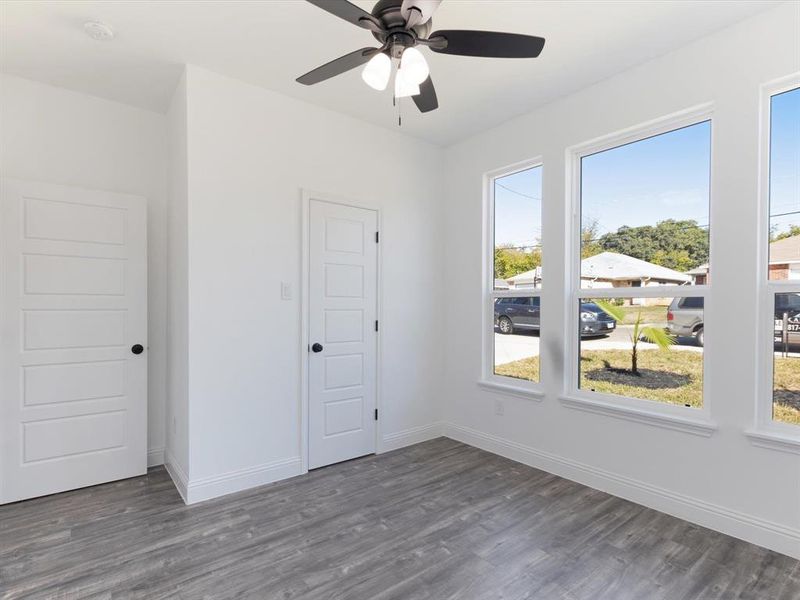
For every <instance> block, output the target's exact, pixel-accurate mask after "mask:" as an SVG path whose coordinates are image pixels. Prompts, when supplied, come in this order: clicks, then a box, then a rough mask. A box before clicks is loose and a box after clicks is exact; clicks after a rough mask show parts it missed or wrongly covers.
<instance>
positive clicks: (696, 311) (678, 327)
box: [667, 297, 705, 346]
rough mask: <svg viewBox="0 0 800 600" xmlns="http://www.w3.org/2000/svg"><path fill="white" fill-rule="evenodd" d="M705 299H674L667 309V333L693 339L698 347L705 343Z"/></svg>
mask: <svg viewBox="0 0 800 600" xmlns="http://www.w3.org/2000/svg"><path fill="white" fill-rule="evenodd" d="M703 303H704V298H696V297H687V298H673V299H672V302H670V304H669V308H668V309H667V331H668V332H670V333H671V334H672V335H677V336H680V337H693V338H694V341H695V343H696V344H697V345H698V346H702V345H703V344H704V343H705V334H704V331H703Z"/></svg>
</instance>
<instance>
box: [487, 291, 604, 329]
mask: <svg viewBox="0 0 800 600" xmlns="http://www.w3.org/2000/svg"><path fill="white" fill-rule="evenodd" d="M541 317H542V314H541V298H539V297H538V296H537V297H533V298H531V297H522V298H498V299H497V300H495V302H494V324H495V327H497V328H498V329H499V330H500V333H506V334H508V333H514V331H515V330H517V329H520V330H527V331H538V330H539V328H540V327H541ZM616 326H617V324H616V321H614V319H613V317H611V316H609V315H608V314H606V313H605V312H604V311H603V309H601V308H600V307H599V306H597V305H596V304H594V303H593V302H582V303H581V315H580V330H581V336H582V337H591V336H595V335H605V334H606V333H610V332H611V331H613V330H614V329H615V328H616Z"/></svg>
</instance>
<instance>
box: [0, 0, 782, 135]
mask: <svg viewBox="0 0 800 600" xmlns="http://www.w3.org/2000/svg"><path fill="white" fill-rule="evenodd" d="M356 4H358V5H359V6H361V7H362V8H364V9H365V10H368V11H369V10H370V9H371V7H372V4H373V3H372V2H364V1H357V2H356ZM776 4H779V2H766V1H764V0H757V1H752V2H751V1H745V0H730V1H728V0H711V1H693V2H689V1H684V0H679V1H664V0H660V1H632V0H631V1H623V2H603V1H582V2H577V1H575V2H555V1H544V2H540V1H532V0H531V1H525V0H510V1H504V0H445V1H444V3H443V4H442V5H441V7H440V8H439V10H438V11H437V13H436V15H435V16H434V19H433V20H434V29H437V28H438V29H487V30H499V31H513V32H517V33H529V34H534V35H540V36H543V37H545V38H546V39H547V43H546V45H545V49H544V51H543V52H542V55H541V56H540V57H539V58H538V59H525V60H519V59H518V60H502V59H480V58H467V57H457V56H447V55H442V54H433V53H431V52H429V51H427V50H423V52H425V53H426V55H427V56H428V58H429V63H430V67H431V75H432V77H433V80H434V83H435V85H436V89H437V92H438V96H439V110H437V111H434V112H432V113H428V114H426V115H422V114H420V113H418V112H417V111H416V109H415V107H414V106H413V104H412V103H411V102H410V101H406V102H405V103H404V106H403V126H402V131H404V132H405V133H408V134H411V135H414V136H417V137H420V138H424V139H427V140H429V141H431V142H434V143H437V144H449V143H452V142H454V141H457V140H459V139H462V138H465V137H467V136H469V135H472V134H474V133H477V132H478V131H481V130H484V129H487V128H489V127H492V126H494V125H497V124H499V123H501V122H503V121H506V120H508V119H510V118H512V117H514V116H517V115H519V114H522V113H525V112H528V111H530V110H532V109H534V108H536V107H538V106H541V105H542V104H544V103H546V102H548V101H551V100H553V99H555V98H557V97H560V96H563V95H565V94H568V93H570V92H573V91H576V90H578V89H580V88H582V87H585V86H587V85H589V84H592V83H594V82H597V81H600V80H602V79H605V78H607V77H609V76H611V75H614V74H615V73H618V72H620V71H623V70H625V69H627V68H630V67H632V66H634V65H636V64H639V63H642V62H644V61H646V60H648V59H651V58H654V57H656V56H659V55H661V54H664V53H666V52H668V51H670V50H672V49H674V48H677V47H679V46H682V45H684V44H686V43H688V42H690V41H692V40H694V39H697V38H699V37H702V36H704V35H706V34H708V33H711V32H713V31H715V30H718V29H721V28H723V27H726V26H728V25H730V24H732V23H735V22H736V21H739V20H742V19H744V18H746V17H748V16H751V15H753V14H755V13H757V12H759V11H762V10H765V9H767V8H770V7H772V6H774V5H776ZM0 11H1V12H0V39H1V40H2V41H0V70H2V71H3V72H6V73H11V74H15V75H19V76H21V77H26V78H29V79H34V80H38V81H43V82H45V83H50V84H53V85H57V86H61V87H65V88H69V89H73V90H77V91H81V92H85V93H89V94H93V95H96V96H101V97H105V98H109V99H112V100H117V101H120V102H125V103H128V104H133V105H136V106H140V107H143V108H147V109H152V110H156V111H161V112H165V111H166V108H167V106H168V103H169V99H170V97H171V95H172V91H173V90H174V86H175V84H176V82H177V79H178V77H179V75H180V72H181V65H182V64H184V63H192V64H196V65H199V66H201V67H205V68H208V69H210V70H213V71H216V72H218V73H222V74H225V75H229V76H231V77H236V78H238V79H241V80H244V81H248V82H251V83H253V84H256V85H260V86H263V87H265V88H269V89H271V90H275V91H277V92H281V93H283V94H287V95H289V96H293V97H295V98H299V99H302V100H305V101H308V102H311V103H313V104H317V105H320V106H324V107H327V108H330V109H333V110H336V111H339V112H342V113H345V114H349V115H352V116H354V117H357V118H360V119H363V120H365V121H368V122H372V123H376V124H378V125H381V126H384V127H388V128H396V127H397V115H396V112H395V111H396V109H393V108H392V102H391V93H390V92H388V91H387V92H383V93H380V92H376V91H374V90H372V89H370V88H368V87H367V86H366V85H365V84H364V83H363V82H362V81H361V79H360V72H359V70H354V71H351V72H349V73H347V74H345V75H342V76H340V77H338V78H335V79H332V80H329V81H326V82H323V83H320V84H318V85H316V86H313V87H306V86H302V85H300V84H298V83H295V81H294V79H295V78H296V77H298V76H299V75H301V74H303V73H305V72H306V71H309V70H311V69H312V68H314V67H316V66H318V65H320V64H322V63H325V62H327V61H329V60H331V59H333V58H335V57H338V56H340V55H342V54H346V53H347V52H350V51H352V50H355V49H356V48H360V47H364V46H371V45H373V44H374V42H375V40H374V38H373V37H372V35H371V34H370V33H369V32H367V31H365V30H363V29H359V28H357V27H355V26H353V25H350V24H349V23H347V22H345V21H342V20H339V19H337V18H336V17H334V16H333V15H330V14H328V13H326V12H324V11H322V10H320V9H319V8H317V7H315V6H313V5H311V4H308V3H307V2H304V1H303V0H264V1H253V0H250V1H210V0H202V1H201V0H180V1H175V0H168V1H144V0H140V1H136V0H121V1H105V2H98V1H70V0H62V1H58V2H56V1H51V2H35V1H33V0H24V1H13V0H2V2H1V3H0ZM87 20H100V21H103V22H106V23H108V24H110V25H111V26H112V27H113V28H114V29H115V31H116V33H117V36H116V39H114V40H113V41H111V42H97V41H95V40H92V39H90V38H89V37H88V36H86V34H85V33H84V32H83V23H84V22H85V21H87Z"/></svg>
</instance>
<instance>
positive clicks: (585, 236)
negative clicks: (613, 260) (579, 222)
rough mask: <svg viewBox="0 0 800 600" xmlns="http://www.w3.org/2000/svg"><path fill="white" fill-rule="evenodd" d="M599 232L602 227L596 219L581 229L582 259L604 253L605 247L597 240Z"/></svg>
mask: <svg viewBox="0 0 800 600" xmlns="http://www.w3.org/2000/svg"><path fill="white" fill-rule="evenodd" d="M599 232H600V225H599V224H598V222H597V220H596V219H594V220H592V221H590V222H589V223H588V224H586V225H584V226H583V227H582V228H581V258H589V257H590V256H594V255H595V254H600V253H601V252H602V251H603V247H602V246H601V245H600V242H599V241H598V240H597V234H598V233H599Z"/></svg>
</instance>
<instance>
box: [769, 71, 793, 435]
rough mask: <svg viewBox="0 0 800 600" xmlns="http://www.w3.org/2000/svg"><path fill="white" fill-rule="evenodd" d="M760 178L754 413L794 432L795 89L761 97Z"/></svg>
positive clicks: (785, 88) (782, 88) (786, 88)
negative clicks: (760, 357)
mask: <svg viewBox="0 0 800 600" xmlns="http://www.w3.org/2000/svg"><path fill="white" fill-rule="evenodd" d="M765 100H766V101H765V103H764V104H765V108H766V111H765V125H766V126H765V127H764V128H763V130H764V134H765V136H766V139H765V140H764V143H763V145H764V147H765V148H767V150H768V151H767V152H766V153H765V157H764V160H765V163H764V164H763V165H762V169H763V171H764V173H765V176H764V177H763V178H762V181H763V182H764V185H765V186H766V189H764V190H762V197H765V198H766V199H767V205H768V214H769V219H768V223H769V230H768V232H767V236H766V237H767V244H766V246H767V252H766V253H765V254H766V258H767V260H766V262H767V264H766V269H765V275H766V276H765V277H764V278H763V279H762V288H763V292H762V295H761V306H762V312H763V313H765V314H764V315H763V319H764V321H763V322H764V327H765V329H766V331H767V334H766V335H765V336H764V337H765V344H767V345H768V346H769V347H768V348H765V354H766V355H767V356H769V357H770V360H769V361H767V362H766V363H765V365H764V367H763V369H762V374H763V376H764V379H765V382H766V383H765V385H764V386H762V392H761V396H762V398H763V401H762V402H761V407H760V410H759V421H760V424H761V425H762V426H764V425H765V426H767V427H770V428H779V429H781V428H782V429H783V430H784V431H786V432H789V433H792V434H795V435H796V434H797V433H798V431H800V429H799V428H798V426H799V425H800V86H798V82H797V81H794V82H792V85H789V86H779V87H776V88H775V87H774V88H772V89H769V88H768V89H767V90H766V92H765Z"/></svg>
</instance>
